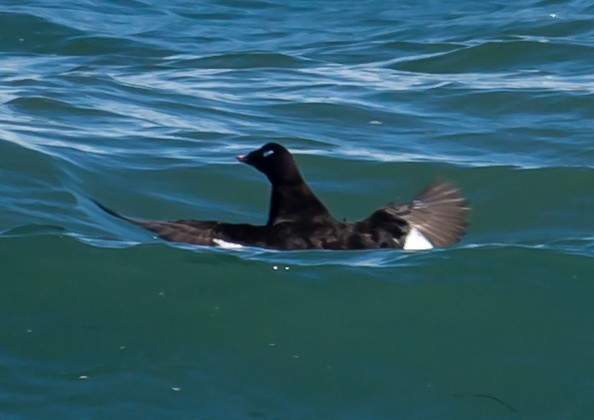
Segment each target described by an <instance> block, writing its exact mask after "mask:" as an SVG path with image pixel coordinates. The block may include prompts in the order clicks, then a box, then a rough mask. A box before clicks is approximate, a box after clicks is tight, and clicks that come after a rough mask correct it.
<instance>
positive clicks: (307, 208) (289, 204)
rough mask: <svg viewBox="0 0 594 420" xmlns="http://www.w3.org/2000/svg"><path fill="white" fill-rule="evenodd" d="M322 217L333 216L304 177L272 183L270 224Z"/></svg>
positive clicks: (313, 219) (312, 219)
mask: <svg viewBox="0 0 594 420" xmlns="http://www.w3.org/2000/svg"><path fill="white" fill-rule="evenodd" d="M320 217H331V216H330V213H329V212H328V209H326V206H324V204H322V202H321V201H320V199H319V198H318V197H316V195H315V194H314V193H313V191H312V190H311V189H310V188H309V187H308V186H307V184H306V183H305V182H304V181H303V179H301V180H299V181H298V182H292V183H283V184H281V185H275V184H273V185H272V193H271V196H270V210H269V213H268V223H267V225H268V226H272V225H275V224H278V223H282V222H298V221H315V219H316V218H320Z"/></svg>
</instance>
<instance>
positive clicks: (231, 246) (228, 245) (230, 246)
mask: <svg viewBox="0 0 594 420" xmlns="http://www.w3.org/2000/svg"><path fill="white" fill-rule="evenodd" d="M212 241H213V242H214V243H215V245H218V246H220V247H221V248H225V249H239V248H243V245H241V244H235V243H233V242H227V241H223V240H222V239H213V240H212Z"/></svg>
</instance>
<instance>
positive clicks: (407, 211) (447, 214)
mask: <svg viewBox="0 0 594 420" xmlns="http://www.w3.org/2000/svg"><path fill="white" fill-rule="evenodd" d="M383 210H384V211H385V212H386V213H388V214H391V215H393V216H394V217H398V218H401V219H403V220H405V221H406V222H407V223H408V224H409V225H410V227H411V229H413V228H414V229H416V230H417V231H419V232H420V233H421V234H422V235H423V236H424V237H425V238H427V240H428V241H429V242H431V244H432V245H433V246H447V245H452V244H455V243H456V242H458V241H459V240H460V238H461V237H462V235H464V228H465V227H466V226H468V223H467V222H466V214H467V213H468V211H469V210H470V208H469V207H468V200H466V199H465V198H462V197H461V196H460V190H459V189H458V188H456V187H454V186H453V185H452V184H450V183H449V182H444V181H434V182H432V183H431V184H429V185H428V186H427V187H425V189H423V191H421V192H420V193H419V194H418V195H417V196H416V197H415V198H414V199H413V200H412V201H411V202H410V203H408V204H404V205H395V206H388V207H385V208H384V209H383Z"/></svg>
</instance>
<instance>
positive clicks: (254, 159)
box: [237, 143, 302, 185]
mask: <svg viewBox="0 0 594 420" xmlns="http://www.w3.org/2000/svg"><path fill="white" fill-rule="evenodd" d="M237 160H238V161H240V162H243V163H247V164H248V165H250V166H253V167H254V168H256V169H257V170H259V171H260V172H262V173H263V174H264V175H266V177H268V179H269V180H270V182H271V183H272V184H273V185H277V184H280V183H290V182H298V181H301V180H302V178H301V174H300V173H299V170H298V169H297V165H296V164H295V160H294V159H293V156H292V155H291V153H290V152H289V151H288V150H287V149H285V148H284V147H283V146H281V145H280V144H277V143H268V144H265V145H264V146H262V147H260V148H259V149H257V150H254V151H252V152H250V153H248V154H247V155H242V156H237Z"/></svg>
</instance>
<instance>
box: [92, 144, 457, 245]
mask: <svg viewBox="0 0 594 420" xmlns="http://www.w3.org/2000/svg"><path fill="white" fill-rule="evenodd" d="M238 160H240V161H241V162H244V163H247V164H250V165H252V166H254V167H256V168H257V169H258V170H260V171H261V172H263V173H264V174H265V175H266V176H267V177H268V179H269V181H270V182H271V184H272V195H271V201H270V210H269V215H268V222H267V223H266V225H262V226H255V225H249V224H232V223H222V222H217V221H195V220H177V221H163V222H161V221H145V220H138V219H133V218H129V217H126V216H122V215H120V214H118V213H116V212H114V211H112V210H110V209H108V208H106V207H105V206H103V205H101V204H99V203H97V205H99V206H100V207H101V208H102V209H103V210H105V211H106V212H108V213H109V214H112V215H114V216H116V217H119V218H121V219H124V220H127V221H129V222H131V223H134V224H136V225H139V226H142V227H144V228H146V229H148V230H150V231H153V232H155V233H156V234H157V236H159V237H160V238H162V239H165V240H168V241H174V242H182V243H188V244H193V245H225V244H235V245H244V246H255V247H261V248H270V249H279V250H295V249H333V250H346V249H373V248H405V249H412V248H411V247H407V241H410V239H409V238H410V237H411V236H415V235H416V233H420V234H421V236H422V238H424V239H425V240H426V241H427V245H426V246H424V247H423V248H422V249H427V248H431V247H433V246H446V245H450V244H453V243H455V242H457V241H458V240H459V238H460V236H461V235H463V233H464V226H465V225H466V222H465V220H464V219H465V214H466V212H467V211H468V208H467V207H465V206H466V200H464V199H463V198H460V197H459V195H458V190H457V189H455V188H453V187H452V186H451V185H450V184H447V183H442V182H436V183H433V184H431V185H429V186H428V187H427V188H426V189H425V190H423V191H422V192H421V193H420V194H419V195H418V196H417V197H416V198H415V199H414V200H413V201H412V202H411V203H409V204H405V205H392V204H390V205H387V206H386V207H382V208H380V209H378V210H376V211H375V212H373V213H372V214H371V215H370V216H369V217H367V218H366V219H363V220H360V221H357V222H341V221H338V220H337V219H335V218H334V217H333V216H332V215H331V214H330V212H329V211H328V210H327V209H326V207H325V206H324V205H323V204H322V202H321V201H320V200H319V199H318V198H317V197H316V195H315V194H314V193H313V192H312V191H311V189H310V188H309V187H308V185H307V184H306V183H305V181H304V180H303V178H302V176H301V174H300V173H299V170H298V169H297V166H296V164H295V162H294V160H293V157H292V156H291V154H290V153H289V152H288V151H287V150H286V149H285V148H284V147H282V146H280V145H278V144H274V143H270V144H267V145H265V146H263V147H262V148H260V149H258V150H255V151H253V152H251V153H250V154H248V155H247V156H239V157H238ZM413 230H415V231H416V233H415V232H413V233H415V235H410V234H411V232H412V231H413ZM429 244H430V245H429Z"/></svg>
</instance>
